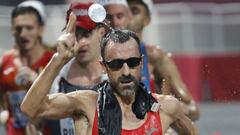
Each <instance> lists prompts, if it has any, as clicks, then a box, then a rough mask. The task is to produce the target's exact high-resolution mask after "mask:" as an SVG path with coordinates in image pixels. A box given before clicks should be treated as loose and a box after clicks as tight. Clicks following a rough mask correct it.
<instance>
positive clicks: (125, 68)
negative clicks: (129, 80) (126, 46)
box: [122, 63, 130, 76]
mask: <svg viewBox="0 0 240 135" xmlns="http://www.w3.org/2000/svg"><path fill="white" fill-rule="evenodd" d="M122 74H123V75H124V76H128V75H129V74H130V68H129V67H128V65H127V63H124V64H123V67H122Z"/></svg>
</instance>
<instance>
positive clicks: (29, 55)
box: [20, 42, 45, 66]
mask: <svg viewBox="0 0 240 135" xmlns="http://www.w3.org/2000/svg"><path fill="white" fill-rule="evenodd" d="M44 52H45V48H44V47H43V45H42V44H40V42H38V43H37V44H35V45H34V46H33V47H32V48H30V49H29V50H27V51H24V52H21V51H20V58H21V60H22V61H26V65H28V66H31V65H33V64H35V63H36V62H37V61H38V60H39V59H40V58H41V57H42V56H43V54H44Z"/></svg>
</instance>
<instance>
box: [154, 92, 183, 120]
mask: <svg viewBox="0 0 240 135" xmlns="http://www.w3.org/2000/svg"><path fill="white" fill-rule="evenodd" d="M154 97H155V98H156V100H157V101H158V102H159V103H160V110H161V111H163V112H165V113H166V114H168V115H170V116H176V117H177V116H178V115H179V111H180V109H181V105H180V102H179V101H178V100H177V99H176V98H175V97H173V96H171V95H159V94H154Z"/></svg>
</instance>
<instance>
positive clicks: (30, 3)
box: [18, 0, 46, 22]
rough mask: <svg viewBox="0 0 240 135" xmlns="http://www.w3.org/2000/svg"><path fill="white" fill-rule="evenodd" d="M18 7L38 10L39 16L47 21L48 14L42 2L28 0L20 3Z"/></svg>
mask: <svg viewBox="0 0 240 135" xmlns="http://www.w3.org/2000/svg"><path fill="white" fill-rule="evenodd" d="M18 7H33V8H34V9H36V10H37V12H38V13H39V15H40V16H41V18H42V20H43V22H45V20H46V14H45V10H44V5H43V3H42V2H40V1H37V0H28V1H24V2H22V3H20V4H19V5H18Z"/></svg>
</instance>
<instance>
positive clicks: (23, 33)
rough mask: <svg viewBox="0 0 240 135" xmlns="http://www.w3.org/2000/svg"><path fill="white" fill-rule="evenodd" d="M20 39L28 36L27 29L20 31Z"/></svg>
mask: <svg viewBox="0 0 240 135" xmlns="http://www.w3.org/2000/svg"><path fill="white" fill-rule="evenodd" d="M19 35H20V37H25V36H26V35H27V29H26V28H22V29H21V30H20V34H19Z"/></svg>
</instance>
